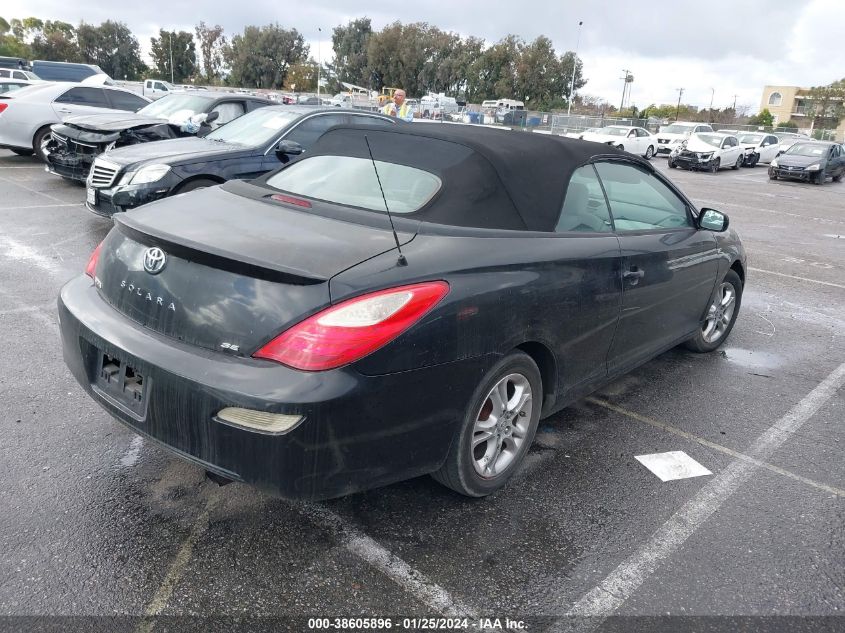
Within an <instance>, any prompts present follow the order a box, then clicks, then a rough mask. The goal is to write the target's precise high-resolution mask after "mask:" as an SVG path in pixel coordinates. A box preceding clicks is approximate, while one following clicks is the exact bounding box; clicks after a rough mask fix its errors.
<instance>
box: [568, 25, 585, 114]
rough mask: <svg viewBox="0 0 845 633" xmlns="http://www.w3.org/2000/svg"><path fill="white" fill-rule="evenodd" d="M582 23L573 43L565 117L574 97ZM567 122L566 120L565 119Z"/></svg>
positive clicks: (569, 110) (570, 109) (570, 108)
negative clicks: (573, 55)
mask: <svg viewBox="0 0 845 633" xmlns="http://www.w3.org/2000/svg"><path fill="white" fill-rule="evenodd" d="M582 24H584V21H583V20H582V21H580V22H578V40H577V41H576V42H575V57H574V58H573V60H572V81H570V82H569V99H568V101H569V103H568V104H567V105H566V116H567V117H568V116H569V113H570V112H572V98H573V97H574V96H575V95H574V94H572V92H573V91H574V90H575V70H576V69H577V68H578V47H579V46H580V45H581V25H582ZM567 121H568V119H567Z"/></svg>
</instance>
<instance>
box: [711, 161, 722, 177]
mask: <svg viewBox="0 0 845 633" xmlns="http://www.w3.org/2000/svg"><path fill="white" fill-rule="evenodd" d="M721 168H722V159H721V158H717V159H716V160H714V161H713V162H712V163H710V173H711V174H715V173H716V172H717V171H719V170H720V169H721Z"/></svg>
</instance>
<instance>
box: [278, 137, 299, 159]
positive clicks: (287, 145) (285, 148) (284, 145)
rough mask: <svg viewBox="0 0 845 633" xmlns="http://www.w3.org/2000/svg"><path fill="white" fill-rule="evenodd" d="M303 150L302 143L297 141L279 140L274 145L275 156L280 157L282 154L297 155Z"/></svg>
mask: <svg viewBox="0 0 845 633" xmlns="http://www.w3.org/2000/svg"><path fill="white" fill-rule="evenodd" d="M304 151H305V150H304V149H302V145H300V144H299V143H297V142H296V141H285V140H281V141H279V144H278V145H276V156H278V157H279V158H281V157H282V156H299V155H300V154H301V153H302V152H304Z"/></svg>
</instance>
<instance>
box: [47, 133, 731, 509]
mask: <svg viewBox="0 0 845 633" xmlns="http://www.w3.org/2000/svg"><path fill="white" fill-rule="evenodd" d="M745 275H746V257H745V253H744V250H743V247H742V244H741V242H740V240H739V238H738V237H737V235H736V234H735V233H734V231H733V230H732V229H729V228H728V218H727V216H725V215H724V214H722V213H720V212H718V211H716V210H713V209H698V208H696V206H695V205H694V204H693V203H692V202H691V201H690V200H689V198H687V197H686V196H685V195H684V194H683V193H682V192H681V191H679V190H678V189H677V188H676V187H675V186H674V185H673V184H672V183H671V182H670V181H669V180H667V179H666V178H665V177H663V176H662V175H661V174H660V173H659V172H657V171H655V169H654V167H652V166H651V164H650V163H649V162H647V161H645V160H642V159H640V158H639V157H635V156H633V155H631V154H629V153H627V152H624V151H621V150H618V149H616V148H612V147H608V146H607V145H601V144H597V143H589V142H584V141H579V140H575V139H567V138H561V137H552V136H540V135H536V134H529V133H525V132H518V131H512V132H508V131H502V130H496V129H486V128H479V127H477V126H463V125H449V126H442V127H441V126H436V127H432V126H424V125H419V124H412V125H396V126H393V127H387V126H382V127H367V126H345V127H339V128H334V129H332V130H329V131H328V132H327V133H326V134H324V135H323V136H322V137H321V138H320V140H319V141H318V142H317V143H316V144H315V145H314V146H313V147H312V149H311V150H310V151H309V152H308V153H307V154H306V155H305V156H303V157H301V158H300V159H298V160H296V161H291V162H290V163H289V164H287V165H285V166H283V167H282V168H281V169H279V170H276V171H274V172H272V173H270V174H267V175H265V176H263V177H261V178H259V179H256V180H254V181H252V182H242V181H231V182H228V183H225V184H223V185H220V186H216V187H209V188H206V189H203V190H201V191H195V192H192V193H190V194H187V195H184V196H179V197H178V198H172V199H167V200H161V201H158V202H154V203H151V204H149V205H146V206H144V207H143V208H140V209H136V210H134V211H132V212H131V213H126V214H120V215H118V216H115V226H114V228H113V229H112V230H111V232H110V233H109V234H108V235H107V236H106V238H105V239H104V241H103V242H102V243H101V244H100V245H99V246H98V247H97V249H96V250H95V251H94V253H93V254H92V256H91V258H90V261H89V263H88V265H87V268H86V270H85V274H80V275H79V276H78V277H77V278H75V279H73V280H71V281H70V282H69V283H67V285H65V286H64V287H63V288H62V290H61V294H60V297H59V300H58V309H59V316H60V322H61V335H62V342H63V352H64V358H65V361H66V363H67V365H68V367H69V368H70V371H71V372H72V373H73V375H74V376H75V378H76V379H77V380H78V381H79V383H80V384H81V385H82V387H83V388H84V389H85V390H86V391H87V392H88V393H89V394H90V396H91V397H92V398H93V399H94V400H96V401H97V402H98V403H99V404H100V405H102V407H103V408H104V409H105V410H106V411H107V412H108V413H110V414H111V415H113V416H114V417H115V418H117V420H118V421H120V422H122V423H123V424H125V425H126V426H128V427H129V428H130V429H132V430H133V431H134V432H136V433H139V434H141V435H143V436H145V437H147V438H151V439H153V440H155V441H157V442H159V443H161V444H162V445H164V446H166V447H168V448H169V449H171V450H172V451H174V452H175V453H176V454H177V455H179V456H181V457H183V458H184V459H187V460H190V461H192V462H194V463H196V464H198V465H200V466H201V467H202V468H205V469H206V470H207V471H210V472H211V473H213V474H215V476H216V477H217V478H218V479H219V478H221V477H222V478H226V479H229V480H237V481H243V482H248V483H250V484H253V485H256V486H259V487H261V488H264V489H266V490H269V491H272V492H273V493H276V494H280V495H283V496H286V497H293V498H309V499H316V498H328V497H336V496H341V495H346V494H349V493H352V492H355V491H359V490H364V489H368V488H373V487H376V486H382V485H385V484H389V483H391V482H395V481H399V480H402V479H407V478H410V477H415V476H419V475H424V474H427V473H430V474H432V475H433V476H434V477H435V478H436V479H437V480H438V481H440V482H442V483H443V484H445V485H446V486H449V487H450V488H452V489H454V490H456V491H458V492H460V493H462V494H465V495H470V496H484V495H487V494H490V493H492V492H494V491H496V490H497V489H499V488H501V487H502V486H503V485H505V483H506V482H507V481H508V480H509V479H510V477H511V476H512V475H513V474H514V472H515V471H516V470H517V469H518V468H519V465H520V463H521V462H522V461H523V458H524V457H525V455H526V453H527V451H528V449H529V446H530V445H531V442H532V439H533V437H534V433H535V430H536V428H537V424H538V420H539V419H540V418H541V417H546V416H549V415H551V414H553V413H555V412H556V411H558V410H560V409H561V408H563V407H565V406H567V405H568V404H570V403H572V402H573V401H575V400H576V399H578V398H581V397H583V396H584V395H586V394H588V393H590V392H591V391H593V390H595V389H597V388H599V387H600V386H601V385H603V384H604V383H606V382H608V381H609V380H611V379H613V378H615V377H618V376H620V375H621V374H624V373H625V372H628V371H630V370H631V369H633V368H635V367H637V366H638V365H640V364H642V363H645V362H646V361H648V360H649V359H651V358H653V357H654V356H656V355H657V354H660V353H661V352H663V351H665V350H668V349H670V348H672V347H674V346H676V345H679V344H685V345H686V346H687V347H688V348H689V349H691V350H694V351H696V352H709V351H712V350H714V349H716V348H718V347H719V346H720V345H721V344H722V343H724V341H725V340H726V339H727V337H728V336H729V334H730V332H731V329H732V328H733V326H734V323H735V322H736V319H737V315H738V314H739V309H740V303H741V300H742V292H743V285H744V282H745Z"/></svg>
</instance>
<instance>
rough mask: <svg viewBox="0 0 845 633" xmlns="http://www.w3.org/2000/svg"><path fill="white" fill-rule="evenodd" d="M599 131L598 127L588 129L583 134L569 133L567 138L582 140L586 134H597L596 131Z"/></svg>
mask: <svg viewBox="0 0 845 633" xmlns="http://www.w3.org/2000/svg"><path fill="white" fill-rule="evenodd" d="M600 129H601V128H600V127H588V128H587V129H586V130H584V131H583V132H570V133H569V134H567V136H568V137H569V138H579V139H583V138H584V137H585V136H586V135H587V134H598V131H599V130H600Z"/></svg>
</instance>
